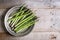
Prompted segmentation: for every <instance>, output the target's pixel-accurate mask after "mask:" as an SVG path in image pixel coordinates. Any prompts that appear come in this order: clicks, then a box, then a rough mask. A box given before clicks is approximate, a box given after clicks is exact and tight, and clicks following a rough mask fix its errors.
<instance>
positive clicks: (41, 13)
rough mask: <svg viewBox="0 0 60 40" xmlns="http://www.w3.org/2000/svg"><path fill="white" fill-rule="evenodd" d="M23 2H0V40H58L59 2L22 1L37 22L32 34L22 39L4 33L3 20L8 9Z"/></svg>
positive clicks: (59, 24) (18, 0)
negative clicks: (36, 18) (33, 14)
mask: <svg viewBox="0 0 60 40" xmlns="http://www.w3.org/2000/svg"><path fill="white" fill-rule="evenodd" d="M22 1H23V0H16V1H15V0H11V1H9V0H6V1H5V0H4V1H3V0H2V1H1V0H0V40H60V4H59V3H60V0H29V1H27V0H26V1H23V2H26V4H27V5H29V8H31V10H33V12H35V13H36V15H37V16H38V17H39V18H38V19H39V21H38V22H37V23H36V25H35V27H34V29H33V30H32V32H31V33H30V34H28V35H26V36H24V37H13V36H10V35H9V34H8V33H6V31H5V28H4V25H3V18H4V15H5V13H6V12H7V11H8V8H10V7H12V6H14V5H19V4H20V2H21V3H22Z"/></svg>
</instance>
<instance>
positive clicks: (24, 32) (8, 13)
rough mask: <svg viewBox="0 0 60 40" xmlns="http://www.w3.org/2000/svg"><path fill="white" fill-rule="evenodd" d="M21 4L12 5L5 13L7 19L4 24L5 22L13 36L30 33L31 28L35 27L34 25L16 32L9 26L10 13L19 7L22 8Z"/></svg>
mask: <svg viewBox="0 0 60 40" xmlns="http://www.w3.org/2000/svg"><path fill="white" fill-rule="evenodd" d="M20 6H21V5H19V6H14V7H12V8H11V9H10V10H9V11H8V12H7V13H6V15H5V19H4V24H5V28H6V30H7V31H8V32H9V33H10V34H11V35H13V36H24V35H26V34H28V33H30V32H31V30H32V29H33V27H34V25H33V26H31V27H29V28H28V29H26V30H25V31H23V32H19V33H15V32H14V31H12V30H11V28H10V26H9V23H8V22H7V20H8V18H9V15H11V14H12V13H13V12H16V11H17V10H18V9H19V8H20Z"/></svg>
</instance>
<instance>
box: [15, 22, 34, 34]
mask: <svg viewBox="0 0 60 40" xmlns="http://www.w3.org/2000/svg"><path fill="white" fill-rule="evenodd" d="M33 24H35V21H30V22H29V23H27V24H25V25H24V26H21V27H20V26H19V28H18V29H16V30H15V29H14V31H15V32H16V33H18V32H20V31H22V30H24V29H26V28H28V27H30V26H32V25H33Z"/></svg>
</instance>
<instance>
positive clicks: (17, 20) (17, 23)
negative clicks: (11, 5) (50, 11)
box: [8, 5, 37, 33]
mask: <svg viewBox="0 0 60 40" xmlns="http://www.w3.org/2000/svg"><path fill="white" fill-rule="evenodd" d="M36 18H37V17H36V16H35V15H34V13H33V12H32V11H31V10H30V9H28V8H26V6H24V5H22V6H21V7H20V9H19V10H18V11H17V12H16V13H14V15H11V16H10V18H9V19H8V22H9V25H10V27H11V29H12V30H13V31H14V32H16V33H18V32H20V31H22V30H24V29H26V28H29V27H31V26H32V25H34V24H35V20H36Z"/></svg>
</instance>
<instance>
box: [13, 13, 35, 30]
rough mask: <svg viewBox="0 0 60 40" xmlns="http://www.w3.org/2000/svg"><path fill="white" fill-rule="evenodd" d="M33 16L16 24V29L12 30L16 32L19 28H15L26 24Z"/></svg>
mask: <svg viewBox="0 0 60 40" xmlns="http://www.w3.org/2000/svg"><path fill="white" fill-rule="evenodd" d="M34 17H35V16H34V15H33V14H32V15H31V16H29V17H27V18H26V19H24V20H22V21H21V22H19V23H18V24H16V26H15V27H16V28H15V29H14V30H17V29H18V28H19V27H17V26H19V25H20V26H21V25H23V24H24V23H26V22H28V21H29V20H31V19H33V18H34Z"/></svg>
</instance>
